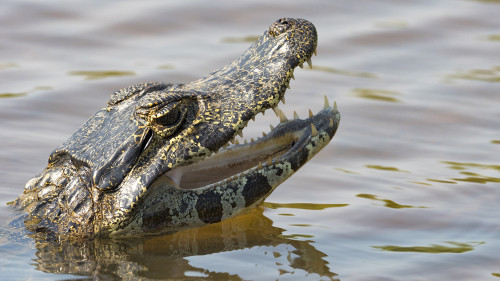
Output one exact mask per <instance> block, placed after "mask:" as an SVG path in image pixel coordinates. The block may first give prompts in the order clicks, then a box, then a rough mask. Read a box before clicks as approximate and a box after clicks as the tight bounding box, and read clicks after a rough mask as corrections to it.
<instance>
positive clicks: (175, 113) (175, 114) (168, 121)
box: [156, 108, 180, 126]
mask: <svg viewBox="0 0 500 281" xmlns="http://www.w3.org/2000/svg"><path fill="white" fill-rule="evenodd" d="M179 117H180V112H179V109H178V108H173V109H172V110H170V111H169V112H168V113H167V114H165V115H163V116H162V117H159V118H157V119H156V123H157V124H159V125H162V126H170V125H173V124H175V123H177V121H178V120H179Z"/></svg>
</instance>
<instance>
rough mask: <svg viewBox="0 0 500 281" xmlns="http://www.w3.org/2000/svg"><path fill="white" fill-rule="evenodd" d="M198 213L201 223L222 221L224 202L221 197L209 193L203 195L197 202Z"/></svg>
mask: <svg viewBox="0 0 500 281" xmlns="http://www.w3.org/2000/svg"><path fill="white" fill-rule="evenodd" d="M196 211H197V212H198V217H199V219H200V220H201V221H203V222H205V223H216V222H220V221H221V220H222V202H221V198H220V196H219V195H215V194H214V193H211V192H208V193H204V194H201V195H200V197H199V198H198V201H197V202H196Z"/></svg>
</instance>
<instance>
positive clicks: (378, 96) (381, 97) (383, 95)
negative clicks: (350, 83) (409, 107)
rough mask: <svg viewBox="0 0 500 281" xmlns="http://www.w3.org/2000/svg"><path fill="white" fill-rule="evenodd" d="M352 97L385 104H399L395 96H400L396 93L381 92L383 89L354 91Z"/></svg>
mask: <svg viewBox="0 0 500 281" xmlns="http://www.w3.org/2000/svg"><path fill="white" fill-rule="evenodd" d="M352 95H353V96H355V97H359V98H365V99H371V100H378V101H386V102H400V100H399V99H398V98H396V97H395V96H399V95H401V94H400V93H398V92H395V91H390V90H383V89H354V90H352Z"/></svg>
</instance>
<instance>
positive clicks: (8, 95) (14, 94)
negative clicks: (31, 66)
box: [0, 66, 52, 99]
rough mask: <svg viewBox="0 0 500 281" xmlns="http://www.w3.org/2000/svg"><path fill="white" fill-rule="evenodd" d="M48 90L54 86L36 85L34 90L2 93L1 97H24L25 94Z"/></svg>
mask: <svg viewBox="0 0 500 281" xmlns="http://www.w3.org/2000/svg"><path fill="white" fill-rule="evenodd" d="M0 67H1V66H0ZM48 90H52V87H50V86H38V87H35V88H34V89H33V90H29V91H26V92H15V93H0V99H2V98H18V97H24V96H27V95H28V94H30V93H33V92H36V91H48Z"/></svg>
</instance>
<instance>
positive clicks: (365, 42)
mask: <svg viewBox="0 0 500 281" xmlns="http://www.w3.org/2000/svg"><path fill="white" fill-rule="evenodd" d="M498 15H500V1H498V0H489V1H486V0H484V1H445V0H440V1H390V0H387V1H381V0H377V1H356V3H354V2H352V1H342V0H341V1H315V2H314V5H313V4H312V2H311V3H310V4H307V5H306V4H304V3H303V2H298V1H257V2H256V1H251V2H250V1H218V2H214V1H211V2H202V1H189V2H188V1H179V2H174V1H170V2H168V3H166V2H164V3H162V2H160V1H120V2H118V1H112V2H111V1H109V2H102V1H73V2H72V3H71V4H67V3H65V4H64V5H61V3H59V2H54V3H50V2H49V3H48V2H46V1H45V2H40V1H12V0H10V1H9V0H7V1H3V3H2V5H1V7H0V25H1V26H2V28H0V38H1V40H0V85H1V86H0V120H1V121H0V132H1V136H2V137H1V138H0V147H1V150H0V165H1V166H0V167H1V169H0V196H1V197H0V204H1V206H0V211H1V214H0V223H1V224H2V225H6V224H7V223H8V221H10V220H11V219H13V218H14V217H15V216H16V215H17V214H16V213H15V212H13V211H12V210H11V209H10V208H9V207H8V206H6V203H7V202H8V201H11V200H12V199H14V198H15V197H16V196H17V195H18V194H19V193H21V192H22V189H23V187H24V183H25V182H26V181H27V180H29V179H30V178H31V177H32V176H33V175H35V174H37V173H39V172H41V170H42V169H43V167H44V166H45V164H46V161H47V157H48V155H49V154H50V152H51V151H52V149H54V148H55V147H56V146H58V145H59V144H60V143H62V142H63V141H64V140H65V139H67V138H68V137H69V136H70V135H71V134H72V133H73V132H74V131H75V130H76V129H77V128H78V127H79V126H80V125H81V124H82V123H83V122H85V121H86V120H87V119H88V118H89V117H90V116H91V115H92V114H93V113H94V112H96V111H97V110H98V109H99V108H101V107H104V106H105V104H106V101H107V99H108V98H109V95H110V93H112V92H113V91H114V90H117V89H120V88H123V87H126V86H129V85H132V84H135V83H138V82H145V81H167V82H188V81H191V80H194V79H197V78H199V77H201V76H203V75H205V74H207V73H208V72H210V71H212V70H214V69H217V68H219V67H221V66H223V65H225V64H226V63H228V62H230V61H231V60H233V59H235V58H236V57H237V56H238V55H239V54H241V53H242V52H243V51H244V50H245V49H246V48H247V47H248V46H249V45H250V42H252V41H253V40H255V39H256V37H257V36H259V35H260V34H262V32H263V31H264V30H265V29H266V28H267V27H268V26H269V25H270V24H271V23H272V22H273V21H274V20H276V19H278V18H280V17H284V16H287V17H301V18H306V19H308V20H310V21H312V22H313V23H314V24H315V25H316V27H317V30H318V34H319V44H318V56H317V57H314V58H313V64H314V68H313V69H312V70H309V69H304V70H298V71H296V72H295V77H296V80H295V81H293V82H292V85H291V86H292V89H291V90H289V91H288V93H287V97H286V101H287V104H286V106H281V108H282V109H283V111H285V113H287V114H288V116H290V115H291V114H292V112H293V110H297V112H298V113H299V115H305V114H307V110H308V108H309V107H310V108H311V109H312V110H313V111H318V110H319V109H320V108H321V106H322V103H323V101H322V100H323V96H324V95H326V96H328V97H329V98H330V100H336V101H337V104H338V107H339V110H340V112H341V114H342V120H341V123H340V128H339V130H338V132H337V135H336V136H335V138H334V140H333V141H332V143H331V144H330V145H329V146H328V147H326V148H325V149H324V150H323V151H322V152H321V153H320V154H319V155H318V156H317V157H316V158H314V159H313V160H312V161H310V162H309V163H308V164H307V165H306V166H305V167H304V168H302V169H301V170H300V171H299V172H297V173H296V174H295V175H294V176H293V177H292V178H291V179H289V180H288V181H286V182H285V183H284V184H282V185H281V186H280V187H279V188H278V189H277V190H276V191H275V192H274V193H273V194H272V195H271V196H270V197H269V198H268V199H267V200H266V202H265V203H264V204H263V205H262V206H261V207H259V208H256V209H254V210H252V211H251V212H250V213H248V214H246V215H242V216H239V217H236V218H233V219H230V220H228V221H226V222H223V223H220V224H215V225H211V226H207V227H203V228H199V229H192V230H188V231H184V232H182V233H177V234H174V235H169V236H162V237H154V238H147V239H146V238H144V239H134V240H96V241H87V242H85V243H83V242H82V243H75V244H67V243H66V244H64V243H63V244H59V245H58V244H51V243H37V244H35V243H34V241H32V240H31V238H23V237H15V235H14V234H15V233H16V232H17V231H14V233H12V231H11V232H10V233H4V234H2V236H1V237H0V241H1V243H0V271H1V272H2V274H1V275H2V276H1V277H0V278H3V279H5V280H26V279H36V280H39V279H46V280H53V279H64V280H67V279H75V278H80V277H82V276H88V277H98V278H101V279H127V280H134V279H140V278H142V279H169V278H172V279H219V280H226V279H230V280H240V279H254V280H275V279H280V280H307V279H309V280H318V279H323V280H330V279H333V280H337V279H339V280H488V279H491V280H498V278H499V277H500V256H499V255H498V253H499V252H500V241H499V238H500V237H499V232H500V221H499V216H498V208H497V206H498V202H499V201H500V162H499V155H500V130H499V128H500V110H499V104H500V84H499V82H500V20H499V17H498ZM270 115H272V114H267V115H266V118H260V119H258V120H257V121H256V122H255V124H253V125H252V126H251V127H249V128H248V129H247V130H246V134H245V135H246V136H248V137H251V136H252V135H253V136H258V135H260V132H261V131H267V130H268V127H269V123H272V124H274V125H275V124H276V123H278V121H277V119H276V118H274V116H270ZM18 233H20V232H18Z"/></svg>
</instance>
